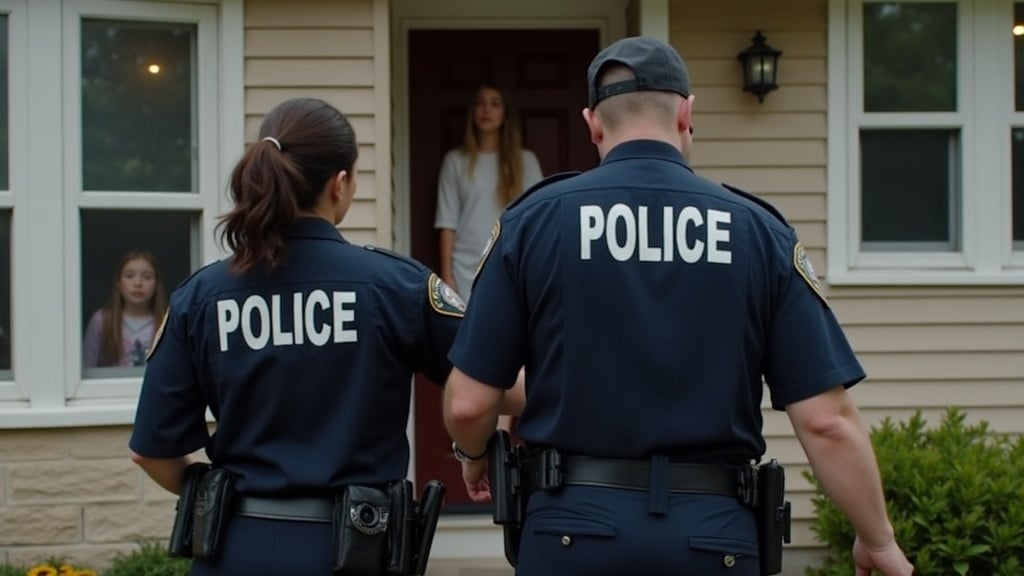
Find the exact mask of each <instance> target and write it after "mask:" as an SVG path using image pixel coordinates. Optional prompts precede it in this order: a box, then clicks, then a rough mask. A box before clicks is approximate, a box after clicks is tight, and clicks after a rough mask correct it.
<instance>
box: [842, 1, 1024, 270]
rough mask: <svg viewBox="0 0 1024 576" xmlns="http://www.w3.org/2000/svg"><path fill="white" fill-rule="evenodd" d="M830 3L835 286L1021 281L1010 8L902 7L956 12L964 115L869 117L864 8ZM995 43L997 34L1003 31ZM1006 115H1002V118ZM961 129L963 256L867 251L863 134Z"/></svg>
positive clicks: (1008, 4) (1021, 118) (1019, 119)
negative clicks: (1014, 208)
mask: <svg viewBox="0 0 1024 576" xmlns="http://www.w3.org/2000/svg"><path fill="white" fill-rule="evenodd" d="M872 1H874V0H829V30H828V35H829V47H828V49H829V55H830V58H829V72H828V74H829V78H828V80H829V86H828V109H829V121H828V122H829V124H828V138H829V140H828V142H829V155H828V172H829V177H828V188H829V189H828V224H829V226H828V228H829V230H828V248H829V250H828V272H827V278H828V281H829V283H830V284H833V285H1005V284H1017V283H1021V282H1024V254H1021V253H1020V252H1019V251H1017V252H1015V251H1014V250H1013V244H1012V242H1011V238H1012V220H1011V218H1010V214H1011V210H1010V207H1011V204H1010V203H1011V201H1012V188H1011V182H1010V180H1011V175H1010V134H1009V128H1010V125H1011V122H1016V123H1018V125H1020V126H1024V115H1022V114H1015V115H1013V118H1011V117H1010V113H1011V112H1012V110H1013V74H1012V70H1013V44H1012V36H1011V35H1010V32H1009V31H1010V27H1011V26H1012V21H1013V9H1012V7H1013V4H1012V0H999V2H991V0H980V1H979V0H899V1H903V2H932V3H934V2H948V3H950V4H955V5H956V6H957V30H958V45H957V51H958V60H957V110H955V111H953V112H935V113H877V112H864V111H863V110H864V105H863V96H864V82H863V40H862V39H863V21H862V19H863V5H864V4H865V3H869V2H872ZM1004 29H1005V31H1006V33H1005V34H994V33H993V30H1004ZM1004 111H1005V112H1004ZM862 128H897V129H898V128H936V129H941V128H949V129H954V130H960V164H959V178H960V179H961V182H960V192H961V194H960V206H959V211H958V213H959V217H960V226H959V232H960V241H961V242H960V249H959V250H958V251H953V252H909V251H908V252H867V251H862V250H861V237H860V234H861V232H860V231H861V213H860V209H861V194H860V190H861V188H860V130H861V129H862Z"/></svg>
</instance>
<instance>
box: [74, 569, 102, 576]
mask: <svg viewBox="0 0 1024 576" xmlns="http://www.w3.org/2000/svg"><path fill="white" fill-rule="evenodd" d="M72 576H96V571H95V570H89V569H82V570H78V571H76V572H75V573H74V574H73V575H72Z"/></svg>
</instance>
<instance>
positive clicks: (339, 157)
mask: <svg viewBox="0 0 1024 576" xmlns="http://www.w3.org/2000/svg"><path fill="white" fill-rule="evenodd" d="M259 138H260V140H259V141H257V142H256V143H255V144H253V145H252V146H250V147H249V149H248V150H246V152H245V154H244V155H243V156H242V159H241V160H239V162H238V164H237V165H236V166H235V169H234V171H232V173H231V198H232V199H233V200H234V202H235V207H234V208H233V209H232V210H231V211H230V212H228V213H227V214H225V215H224V216H221V218H220V223H219V224H218V227H220V228H221V242H222V243H224V244H227V246H228V247H229V248H230V249H231V251H232V252H234V255H235V258H234V261H233V262H232V263H231V267H232V270H234V271H235V272H238V273H243V272H248V271H249V270H252V269H254V268H256V267H258V266H261V265H262V266H263V267H265V268H266V270H268V271H270V270H273V269H274V268H275V267H277V265H278V264H280V263H281V260H282V259H283V258H284V256H285V235H286V234H287V231H288V229H289V228H290V227H291V226H292V225H293V224H294V223H295V220H296V219H297V218H298V216H299V214H300V213H301V212H305V211H310V210H312V209H313V208H314V207H315V206H316V204H317V200H318V198H319V197H320V194H321V193H322V192H323V190H324V187H325V186H326V185H327V182H328V180H330V179H331V178H332V177H334V176H335V175H336V174H337V173H338V172H340V171H342V170H345V171H347V172H349V173H351V172H352V168H353V166H354V165H355V162H356V157H357V156H358V149H357V147H356V138H355V132H354V131H353V130H352V125H351V124H350V123H349V121H348V119H347V118H345V116H344V115H343V114H342V113H341V112H340V111H338V110H337V109H336V108H334V107H333V106H331V105H330V104H328V103H326V102H324V101H322V100H317V99H313V98H294V99H291V100H286V101H284V102H282V103H281V104H278V105H277V106H276V107H274V109H273V110H271V111H270V112H269V113H268V114H267V117H266V118H265V119H264V120H263V124H262V125H261V126H260V132H259ZM278 146H280V149H279V148H278ZM352 177H355V175H354V174H353V175H352Z"/></svg>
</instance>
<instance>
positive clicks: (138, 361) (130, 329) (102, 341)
mask: <svg viewBox="0 0 1024 576" xmlns="http://www.w3.org/2000/svg"><path fill="white" fill-rule="evenodd" d="M166 310H167V293H166V292H165V291H164V287H163V285H162V284H161V282H160V268H159V267H158V266H157V261H156V258H155V257H154V256H153V255H152V254H150V253H149V252H140V251H132V252H129V253H127V254H125V256H124V258H122V259H121V265H120V266H118V269H117V275H116V276H115V277H114V284H113V287H112V289H111V292H110V298H109V300H108V301H107V304H106V305H105V306H104V307H103V308H100V309H99V310H97V311H96V312H95V313H93V315H92V318H91V319H90V320H89V326H88V327H87V328H86V330H85V343H84V345H83V357H84V364H85V367H86V368H95V367H97V366H143V365H145V363H146V352H147V351H148V350H149V347H150V346H151V345H152V344H153V334H154V332H155V331H156V327H157V324H158V323H159V322H160V320H161V319H162V318H163V316H164V312H165V311H166Z"/></svg>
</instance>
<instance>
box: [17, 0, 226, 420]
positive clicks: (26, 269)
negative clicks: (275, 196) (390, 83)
mask: <svg viewBox="0 0 1024 576" xmlns="http://www.w3.org/2000/svg"><path fill="white" fill-rule="evenodd" d="M242 8H243V0H188V1H185V2H182V1H167V0H136V1H132V0H124V1H116V2H112V1H109V0H60V1H50V2H43V1H39V2H36V1H35V0H0V136H2V137H0V278H2V282H0V422H3V424H2V425H0V427H6V426H26V427H33V426H53V425H69V424H74V425H92V424H97V423H128V422H130V421H131V416H132V408H133V407H134V399H135V398H136V397H137V394H138V390H139V386H140V384H141V380H142V373H143V369H144V366H143V363H144V360H145V352H146V351H147V349H148V346H149V344H150V343H151V341H152V332H153V330H154V328H153V322H150V326H149V327H148V328H145V327H144V326H143V325H142V324H143V323H144V322H142V321H140V320H138V319H137V318H136V316H144V315H140V314H135V313H134V312H137V311H138V310H140V309H141V308H140V306H136V305H135V304H131V306H127V305H125V304H124V302H125V301H124V300H123V298H121V297H120V294H123V293H125V292H122V291H121V287H122V286H121V285H122V284H123V285H125V286H129V288H127V289H126V292H127V294H128V296H127V297H128V298H130V299H135V300H137V302H136V304H138V303H141V305H142V306H143V307H145V306H148V301H149V298H148V295H147V290H148V289H146V288H138V287H137V286H135V284H128V283H125V282H121V281H120V278H119V272H120V268H121V266H120V263H121V260H122V259H123V258H124V257H125V255H127V254H145V255H146V256H147V257H151V258H152V260H153V261H154V262H155V263H157V267H158V268H159V281H160V285H161V289H162V290H161V292H162V293H163V294H165V295H167V294H169V293H170V292H171V291H172V290H173V289H174V287H175V286H176V285H177V284H178V283H180V282H181V281H182V280H184V279H185V278H187V277H188V275H189V274H190V273H191V272H192V271H194V270H196V269H197V268H199V267H200V266H201V265H202V264H203V263H204V262H208V261H211V260H214V259H216V258H219V257H220V256H221V255H222V252H221V251H220V249H219V248H218V244H217V242H216V240H215V235H214V228H215V226H216V222H217V217H218V215H219V214H221V213H223V212H224V211H225V209H226V208H227V205H228V202H229V200H228V199H227V196H226V194H224V186H225V183H226V182H227V180H228V175H229V174H230V169H231V167H232V165H233V164H234V162H235V161H236V160H237V159H238V157H239V156H240V155H241V153H242V151H243V147H244V112H243V106H242V104H243V91H244V86H243V84H244V82H243V80H244V79H243V72H242V62H241V58H242V53H243V51H242V45H243V31H244V26H243V24H244V23H243V10H242ZM230 55H233V56H234V59H231V58H230ZM228 64H230V65H228ZM152 272H153V271H150V270H145V271H139V270H136V269H134V268H133V269H132V270H130V274H129V273H126V274H128V275H130V276H131V279H132V281H133V282H134V281H135V279H137V278H142V279H152ZM154 285H155V284H154ZM115 294H117V295H118V298H117V302H118V303H119V305H118V307H119V308H121V313H120V314H121V316H120V317H121V319H122V322H124V324H125V325H128V330H131V332H129V331H128V330H122V334H121V335H120V336H118V335H116V334H114V335H110V334H105V335H107V336H110V337H109V338H107V340H106V341H105V342H101V344H108V343H109V344H110V345H109V346H107V349H108V350H107V352H109V351H110V350H112V349H113V348H114V346H113V342H114V341H115V340H117V339H118V338H119V339H120V340H122V341H128V342H129V343H130V346H129V348H130V349H129V350H128V354H127V357H128V360H126V361H124V362H122V361H121V359H120V356H118V359H117V361H116V362H113V361H109V360H103V361H100V360H94V359H93V358H98V357H99V356H100V354H98V353H94V352H88V353H87V352H86V347H87V346H86V340H87V337H86V334H87V332H88V327H89V324H90V320H92V319H93V317H94V316H95V315H96V312H97V311H98V310H102V309H103V308H104V307H105V306H106V305H107V304H108V303H109V302H111V301H114V296H115ZM128 309H130V312H129V313H128V314H124V313H123V312H124V310H128ZM100 316H103V313H102V312H101V313H100ZM161 319H162V318H157V319H156V320H155V323H156V324H157V325H158V324H159V321H160V320H161ZM119 325H120V324H119ZM146 330H149V332H150V336H149V337H147V338H143V337H142V336H140V334H143V333H144V332H145V331H146ZM98 332H103V331H102V330H99V331H98ZM102 338H103V337H102V336H101V337H100V340H102ZM8 344H9V349H8V346H7V345H8ZM136 344H137V345H136ZM102 347H103V346H99V348H102Z"/></svg>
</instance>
